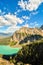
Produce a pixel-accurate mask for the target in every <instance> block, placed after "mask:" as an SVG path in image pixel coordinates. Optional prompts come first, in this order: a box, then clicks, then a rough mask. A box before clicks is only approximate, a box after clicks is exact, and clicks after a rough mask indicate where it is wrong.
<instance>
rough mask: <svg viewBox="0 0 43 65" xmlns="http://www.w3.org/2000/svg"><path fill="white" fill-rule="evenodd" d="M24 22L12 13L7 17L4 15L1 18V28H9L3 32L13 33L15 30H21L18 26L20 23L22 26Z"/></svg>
mask: <svg viewBox="0 0 43 65" xmlns="http://www.w3.org/2000/svg"><path fill="white" fill-rule="evenodd" d="M23 22H24V21H23V20H22V19H20V18H19V17H17V16H16V15H12V14H10V13H9V14H6V15H3V16H0V27H2V26H9V27H8V29H6V30H5V31H3V32H6V33H13V32H14V31H15V30H17V29H18V28H19V27H18V26H17V24H18V23H19V24H22V23H23ZM2 30H3V29H2ZM2 30H1V31H2Z"/></svg>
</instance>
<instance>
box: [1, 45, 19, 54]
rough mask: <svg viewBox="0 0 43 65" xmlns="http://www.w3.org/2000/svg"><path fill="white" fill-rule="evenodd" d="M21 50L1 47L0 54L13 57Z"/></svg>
mask: <svg viewBox="0 0 43 65" xmlns="http://www.w3.org/2000/svg"><path fill="white" fill-rule="evenodd" d="M19 50H20V48H12V47H10V46H5V45H0V54H3V55H11V54H17V53H18V51H19Z"/></svg>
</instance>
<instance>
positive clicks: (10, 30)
mask: <svg viewBox="0 0 43 65" xmlns="http://www.w3.org/2000/svg"><path fill="white" fill-rule="evenodd" d="M19 28H20V27H19V26H14V25H13V26H10V27H9V28H8V29H7V30H6V31H5V33H14V32H15V31H16V30H19Z"/></svg>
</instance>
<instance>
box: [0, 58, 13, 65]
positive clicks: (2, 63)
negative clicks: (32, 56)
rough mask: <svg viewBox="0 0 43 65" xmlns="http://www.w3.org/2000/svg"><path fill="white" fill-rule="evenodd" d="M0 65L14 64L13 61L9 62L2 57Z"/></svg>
mask: <svg viewBox="0 0 43 65" xmlns="http://www.w3.org/2000/svg"><path fill="white" fill-rule="evenodd" d="M0 65H14V64H13V63H10V62H9V61H7V60H4V59H2V58H0Z"/></svg>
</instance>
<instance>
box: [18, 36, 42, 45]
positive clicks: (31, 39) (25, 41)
mask: <svg viewBox="0 0 43 65" xmlns="http://www.w3.org/2000/svg"><path fill="white" fill-rule="evenodd" d="M41 38H43V37H42V36H41V35H30V36H27V37H25V38H24V39H23V40H21V41H20V42H19V44H22V43H27V42H28V41H30V42H33V41H36V40H40V39H41Z"/></svg>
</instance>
